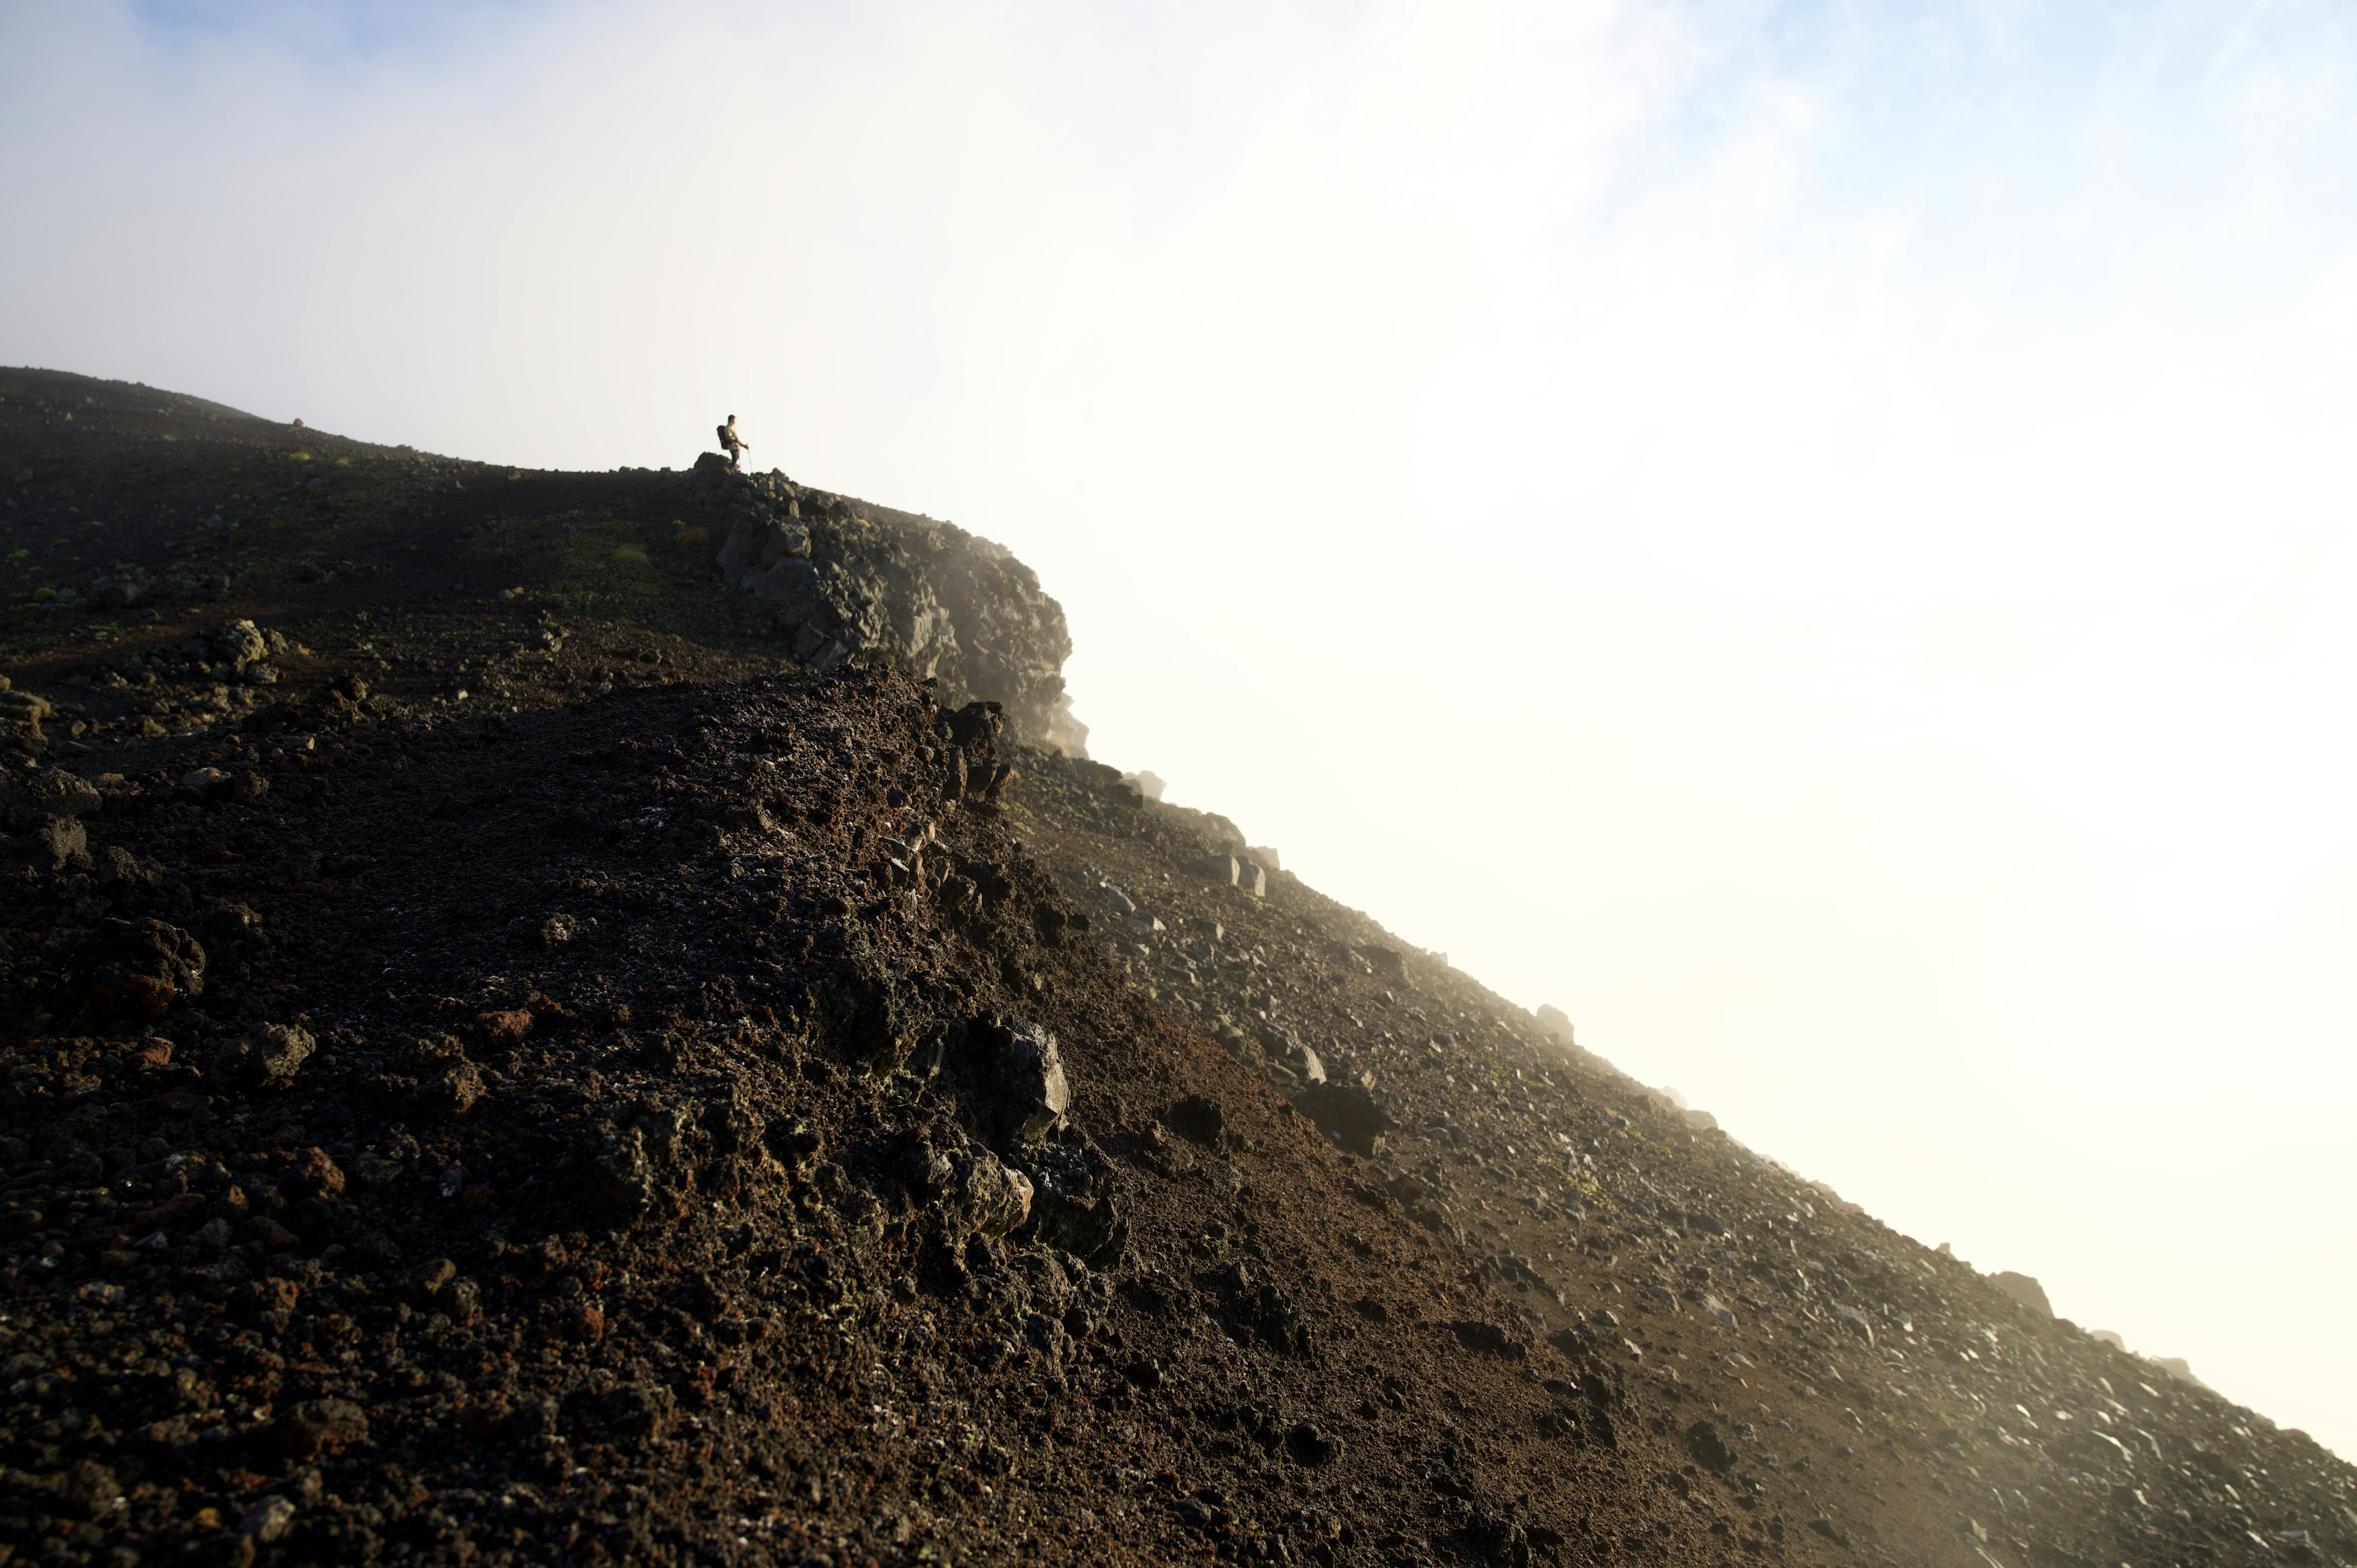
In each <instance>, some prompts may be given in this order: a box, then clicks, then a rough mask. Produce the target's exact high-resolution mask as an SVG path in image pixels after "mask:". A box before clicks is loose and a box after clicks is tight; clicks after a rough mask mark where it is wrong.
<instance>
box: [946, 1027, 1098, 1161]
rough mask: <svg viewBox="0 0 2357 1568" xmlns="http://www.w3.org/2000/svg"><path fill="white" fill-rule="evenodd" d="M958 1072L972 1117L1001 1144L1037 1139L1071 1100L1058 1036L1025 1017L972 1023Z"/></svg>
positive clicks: (981, 1130)
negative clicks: (1058, 1047) (1059, 1050)
mask: <svg viewBox="0 0 2357 1568" xmlns="http://www.w3.org/2000/svg"><path fill="white" fill-rule="evenodd" d="M959 1076H960V1077H961V1078H962V1079H963V1080H964V1083H963V1087H964V1090H965V1094H964V1100H965V1105H966V1120H967V1122H968V1123H969V1124H970V1125H972V1126H973V1127H974V1129H975V1130H976V1131H977V1132H979V1133H981V1135H982V1136H983V1138H984V1139H985V1141H987V1142H988V1143H989V1144H991V1146H992V1147H994V1148H997V1149H1002V1150H1006V1149H1014V1148H1017V1147H1019V1146H1021V1145H1023V1144H1036V1143H1038V1142H1039V1140H1040V1139H1042V1138H1044V1137H1046V1136H1047V1135H1048V1134H1049V1132H1051V1131H1052V1130H1054V1128H1055V1127H1056V1126H1057V1125H1058V1123H1060V1122H1062V1120H1063V1117H1064V1112H1065V1111H1066V1110H1067V1109H1068V1108H1069V1107H1070V1106H1071V1102H1072V1090H1071V1085H1070V1084H1068V1083H1067V1082H1066V1081H1065V1079H1064V1062H1063V1058H1062V1056H1061V1055H1060V1053H1059V1052H1058V1050H1057V1048H1056V1036H1054V1035H1052V1034H1049V1032H1048V1031H1047V1030H1046V1029H1044V1028H1042V1027H1041V1026H1039V1025H1037V1024H1034V1023H1030V1022H1028V1020H1025V1019H1021V1018H1016V1019H1008V1020H1000V1021H993V1022H989V1023H984V1024H978V1025H975V1026H972V1027H970V1028H969V1030H968V1032H967V1042H966V1049H965V1051H964V1052H963V1053H962V1056H961V1061H960V1073H959Z"/></svg>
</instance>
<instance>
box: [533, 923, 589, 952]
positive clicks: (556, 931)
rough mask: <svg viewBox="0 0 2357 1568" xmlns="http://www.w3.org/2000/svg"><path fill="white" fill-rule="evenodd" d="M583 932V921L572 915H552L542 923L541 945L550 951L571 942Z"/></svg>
mask: <svg viewBox="0 0 2357 1568" xmlns="http://www.w3.org/2000/svg"><path fill="white" fill-rule="evenodd" d="M580 934H581V922H580V921H578V920H576V919H575V918H573V917H572V916H570V915H562V914H560V915H551V916H550V917H549V918H547V919H545V920H543V921H542V922H541V924H540V945H541V947H542V948H543V949H544V950H547V951H549V952H554V951H555V950H557V949H559V948H561V947H564V946H565V945H566V944H567V943H569V942H571V941H572V940H573V939H574V938H576V937H577V936H579V935H580Z"/></svg>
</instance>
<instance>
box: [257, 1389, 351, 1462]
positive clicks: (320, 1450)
mask: <svg viewBox="0 0 2357 1568" xmlns="http://www.w3.org/2000/svg"><path fill="white" fill-rule="evenodd" d="M277 1434H278V1450H279V1452H280V1453H282V1454H284V1455H286V1457H288V1458H289V1459H310V1458H314V1457H316V1456H317V1455H321V1454H333V1453H337V1452H339V1451H340V1450H342V1449H344V1448H347V1447H350V1445H351V1444H355V1443H359V1442H361V1441H363V1440H365V1439H366V1438H367V1436H368V1415H367V1413H366V1412H363V1411H362V1410H361V1407H360V1406H358V1405H356V1404H354V1403H352V1402H351V1401H350V1400H339V1399H320V1400H305V1401H304V1402H301V1403H300V1404H296V1405H292V1406H289V1407H288V1408H287V1409H286V1410H285V1412H282V1413H281V1414H280V1415H279V1417H278V1425H277Z"/></svg>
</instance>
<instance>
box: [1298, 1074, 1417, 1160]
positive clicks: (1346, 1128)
mask: <svg viewBox="0 0 2357 1568" xmlns="http://www.w3.org/2000/svg"><path fill="white" fill-rule="evenodd" d="M1293 1103H1294V1104H1295V1105H1296V1106H1297V1107H1299V1108H1300V1111H1301V1113H1302V1114H1303V1115H1305V1116H1307V1117H1308V1118H1309V1120H1310V1121H1311V1122H1315V1123H1316V1124H1317V1127H1318V1131H1319V1132H1320V1133H1325V1134H1326V1136H1327V1137H1329V1139H1331V1140H1333V1142H1334V1143H1336V1144H1339V1145H1340V1146H1341V1147H1342V1148H1345V1149H1348V1150H1349V1151H1350V1152H1351V1153H1352V1154H1354V1155H1358V1156H1360V1157H1361V1159H1372V1158H1373V1157H1374V1155H1375V1153H1376V1151H1377V1150H1378V1149H1380V1148H1381V1147H1382V1145H1383V1134H1384V1133H1388V1132H1390V1131H1391V1130H1392V1129H1393V1128H1394V1127H1396V1126H1397V1125H1398V1123H1397V1122H1394V1121H1393V1120H1392V1118H1391V1114H1390V1112H1386V1111H1385V1110H1384V1109H1383V1106H1382V1104H1381V1103H1380V1102H1378V1101H1376V1099H1375V1096H1374V1091H1373V1090H1368V1089H1361V1088H1360V1087H1359V1086H1358V1085H1356V1084H1338V1083H1321V1084H1319V1085H1318V1086H1317V1087H1316V1088H1313V1089H1308V1090H1303V1091H1302V1092H1301V1093H1299V1094H1297V1095H1295V1096H1294V1097H1293Z"/></svg>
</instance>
